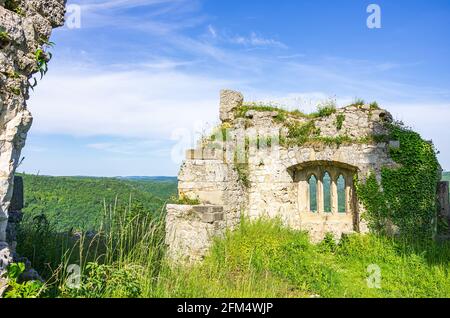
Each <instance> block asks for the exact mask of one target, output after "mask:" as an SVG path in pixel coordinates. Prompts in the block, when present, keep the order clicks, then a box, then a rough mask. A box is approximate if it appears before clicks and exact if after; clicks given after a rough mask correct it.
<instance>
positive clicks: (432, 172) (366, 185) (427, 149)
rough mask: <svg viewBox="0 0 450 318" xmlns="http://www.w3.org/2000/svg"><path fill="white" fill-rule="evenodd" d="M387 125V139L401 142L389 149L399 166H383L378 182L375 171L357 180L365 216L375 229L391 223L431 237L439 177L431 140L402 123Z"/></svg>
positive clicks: (406, 232)
mask: <svg viewBox="0 0 450 318" xmlns="http://www.w3.org/2000/svg"><path fill="white" fill-rule="evenodd" d="M389 129H390V136H389V137H390V140H395V141H399V142H400V146H399V147H396V148H394V147H391V148H390V149H389V152H390V156H391V158H392V159H393V160H394V161H395V162H396V163H398V164H399V167H398V168H388V167H384V168H382V171H381V183H379V182H378V181H377V180H376V178H375V175H374V174H371V175H369V176H368V178H367V179H366V181H365V182H356V184H357V194H358V197H359V199H360V200H361V202H362V203H363V205H364V206H365V208H366V213H365V219H366V220H367V221H368V223H369V226H370V227H371V228H372V230H374V231H378V232H384V231H385V230H386V226H387V225H389V224H392V225H394V226H395V227H396V228H398V231H399V233H400V234H401V235H404V236H409V237H431V235H432V233H433V227H434V224H435V222H434V219H435V216H436V211H437V206H436V186H437V182H438V181H439V179H440V178H439V169H440V166H439V163H438V160H437V158H436V151H435V149H434V146H433V144H432V143H430V142H428V141H425V140H423V139H422V138H421V136H420V135H419V134H418V133H416V132H414V131H412V130H410V129H409V128H407V127H404V126H403V125H402V124H401V123H395V124H390V126H389Z"/></svg>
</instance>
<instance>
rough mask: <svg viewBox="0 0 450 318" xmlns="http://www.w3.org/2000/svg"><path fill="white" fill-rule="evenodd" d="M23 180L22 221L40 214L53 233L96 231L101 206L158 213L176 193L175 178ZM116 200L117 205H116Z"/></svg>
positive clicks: (51, 178)
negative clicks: (23, 205)
mask: <svg viewBox="0 0 450 318" xmlns="http://www.w3.org/2000/svg"><path fill="white" fill-rule="evenodd" d="M20 175H21V176H22V177H23V178H24V188H25V189H24V190H25V209H24V213H25V219H30V218H33V217H35V216H37V215H41V214H44V215H45V216H46V217H47V219H48V220H49V221H50V222H51V223H52V225H53V226H54V227H55V230H57V231H66V230H68V229H71V228H73V229H84V230H89V229H94V228H97V227H98V223H99V222H100V220H101V217H102V214H103V213H104V210H105V205H106V206H107V207H108V206H111V205H114V204H115V203H116V202H117V205H118V206H119V207H123V206H125V205H128V204H129V203H130V200H131V203H132V204H133V205H134V206H139V207H140V208H141V209H142V210H143V211H145V212H148V213H159V212H160V211H161V209H162V207H163V206H164V203H165V202H166V201H167V200H168V198H169V197H171V196H173V195H174V194H175V193H176V188H177V180H176V178H130V179H128V178H120V179H119V178H93V177H49V176H36V175H27V174H20ZM116 199H117V201H116Z"/></svg>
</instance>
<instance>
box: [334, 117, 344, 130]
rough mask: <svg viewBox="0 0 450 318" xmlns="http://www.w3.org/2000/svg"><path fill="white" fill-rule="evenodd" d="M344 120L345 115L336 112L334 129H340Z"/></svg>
mask: <svg viewBox="0 0 450 318" xmlns="http://www.w3.org/2000/svg"><path fill="white" fill-rule="evenodd" d="M344 121H345V115H344V114H338V115H337V116H336V129H337V130H341V129H342V126H343V124H344Z"/></svg>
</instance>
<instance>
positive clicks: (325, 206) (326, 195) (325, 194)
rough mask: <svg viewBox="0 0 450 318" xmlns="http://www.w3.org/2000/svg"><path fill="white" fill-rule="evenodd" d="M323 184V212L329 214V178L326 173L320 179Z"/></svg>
mask: <svg viewBox="0 0 450 318" xmlns="http://www.w3.org/2000/svg"><path fill="white" fill-rule="evenodd" d="M322 184H323V211H324V212H327V213H331V177H330V174H329V173H328V171H325V173H324V175H323V179H322Z"/></svg>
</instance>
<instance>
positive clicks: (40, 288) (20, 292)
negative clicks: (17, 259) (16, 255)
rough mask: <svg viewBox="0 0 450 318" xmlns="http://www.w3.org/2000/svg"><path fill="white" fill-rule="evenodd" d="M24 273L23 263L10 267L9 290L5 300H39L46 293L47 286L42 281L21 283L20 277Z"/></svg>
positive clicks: (13, 264)
mask: <svg viewBox="0 0 450 318" xmlns="http://www.w3.org/2000/svg"><path fill="white" fill-rule="evenodd" d="M24 271H25V264H23V263H12V264H10V265H9V266H8V272H7V275H8V288H7V290H6V292H5V295H4V297H5V298H37V297H39V296H40V295H41V294H42V293H43V292H44V291H45V286H44V284H43V283H41V282H40V281H26V282H20V275H21V274H22V273H23V272H24Z"/></svg>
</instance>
